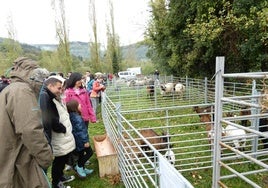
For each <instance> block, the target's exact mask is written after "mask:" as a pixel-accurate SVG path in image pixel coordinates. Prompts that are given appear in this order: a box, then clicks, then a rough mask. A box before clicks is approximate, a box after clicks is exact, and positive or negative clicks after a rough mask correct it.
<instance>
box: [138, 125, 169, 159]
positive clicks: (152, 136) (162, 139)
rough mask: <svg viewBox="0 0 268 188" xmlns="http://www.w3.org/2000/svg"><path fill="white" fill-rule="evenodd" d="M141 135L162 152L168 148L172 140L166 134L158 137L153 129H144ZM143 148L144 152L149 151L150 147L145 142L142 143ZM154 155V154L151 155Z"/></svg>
mask: <svg viewBox="0 0 268 188" xmlns="http://www.w3.org/2000/svg"><path fill="white" fill-rule="evenodd" d="M140 133H141V135H142V136H143V137H144V138H146V139H147V140H148V142H150V143H151V144H152V145H153V146H154V147H155V149H157V150H160V152H161V149H165V148H167V147H168V141H169V140H170V136H168V135H167V134H166V133H164V132H163V133H162V136H160V135H158V134H157V133H156V132H155V131H154V130H153V129H143V130H140ZM140 144H141V148H142V150H144V151H149V150H150V147H149V146H148V145H147V144H146V143H145V142H144V140H141V141H140ZM150 155H151V156H152V155H153V152H151V153H150Z"/></svg>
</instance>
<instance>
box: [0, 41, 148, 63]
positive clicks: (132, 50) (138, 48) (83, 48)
mask: <svg viewBox="0 0 268 188" xmlns="http://www.w3.org/2000/svg"><path fill="white" fill-rule="evenodd" d="M3 41H4V38H1V37H0V44H1V43H2V42H3ZM21 46H22V48H23V50H24V52H27V53H34V54H37V53H40V52H41V51H42V50H45V51H55V50H56V49H57V46H58V45H56V44H31V45H30V44H25V43H21ZM0 50H1V49H0ZM70 51H71V54H72V55H74V56H76V57H80V58H83V59H88V58H89V57H90V53H89V43H86V42H79V41H75V42H70ZM121 51H122V56H123V59H126V58H127V57H132V58H135V59H136V61H146V60H148V58H147V57H146V53H147V51H148V47H147V46H146V45H143V44H138V43H136V44H131V45H126V46H121ZM101 54H102V56H103V54H104V50H102V51H101Z"/></svg>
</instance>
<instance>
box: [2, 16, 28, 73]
mask: <svg viewBox="0 0 268 188" xmlns="http://www.w3.org/2000/svg"><path fill="white" fill-rule="evenodd" d="M7 26H8V27H7V32H8V38H7V39H4V41H3V42H2V43H1V44H0V52H1V53H0V59H1V63H0V71H1V75H3V74H5V73H6V71H7V70H8V69H9V68H10V67H11V66H12V63H13V61H14V60H15V59H16V58H18V57H19V56H21V55H22V54H23V50H22V47H21V45H20V43H19V42H17V41H16V29H15V26H14V24H13V20H12V17H11V16H9V17H8V20H7Z"/></svg>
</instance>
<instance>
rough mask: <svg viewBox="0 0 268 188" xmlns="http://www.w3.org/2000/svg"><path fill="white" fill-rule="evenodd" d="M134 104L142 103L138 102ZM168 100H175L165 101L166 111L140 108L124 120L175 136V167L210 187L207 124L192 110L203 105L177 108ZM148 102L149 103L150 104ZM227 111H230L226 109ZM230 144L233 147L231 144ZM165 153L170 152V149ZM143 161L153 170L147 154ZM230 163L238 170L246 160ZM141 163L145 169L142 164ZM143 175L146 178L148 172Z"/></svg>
mask: <svg viewBox="0 0 268 188" xmlns="http://www.w3.org/2000/svg"><path fill="white" fill-rule="evenodd" d="M200 88H201V87H200ZM144 91H145V92H144V94H145V95H146V90H144ZM230 93H231V92H230ZM192 99H194V97H192ZM130 100H131V98H130V97H129V98H128V101H127V102H130ZM134 101H135V102H138V101H137V100H136V99H135V100H134ZM141 101H142V100H139V102H141ZM144 101H146V100H144ZM167 101H172V99H171V98H166V99H165V101H164V102H163V103H162V104H166V108H165V107H162V108H161V112H160V109H144V110H143V109H139V110H137V108H136V109H135V110H133V111H132V110H129V111H127V110H125V111H124V112H123V113H124V117H126V118H127V119H128V120H129V121H130V123H131V124H132V125H133V127H135V129H137V130H141V129H145V128H151V129H153V130H156V131H157V133H158V134H160V133H161V130H162V129H164V130H168V131H169V133H170V135H171V139H170V141H171V142H170V144H172V145H173V147H172V148H171V150H172V151H173V153H174V155H175V165H174V167H175V168H176V169H177V170H178V171H179V172H181V173H182V174H183V175H184V176H185V177H187V179H189V180H190V181H191V182H192V183H193V185H195V187H202V185H207V183H208V181H209V180H211V177H212V159H213V153H212V150H211V149H210V148H209V147H208V146H209V144H208V137H207V132H206V125H205V124H204V123H202V122H200V117H199V116H198V114H196V113H193V111H192V107H193V106H194V105H199V103H196V102H195V101H194V102H192V104H191V105H189V106H187V105H181V104H183V102H184V101H182V102H181V103H180V104H177V103H176V105H177V106H175V105H174V106H172V102H171V103H167ZM146 102H147V103H149V102H148V101H146ZM141 105H144V104H141ZM180 105H181V106H180ZM144 106H145V105H144ZM158 110H159V111H158ZM224 110H225V111H226V109H224ZM235 110H238V109H235ZM157 111H158V112H157ZM224 126H226V125H224ZM126 129H127V131H133V128H126ZM131 136H133V138H134V139H136V140H137V139H138V136H137V135H136V134H131ZM228 142H229V143H230V144H232V142H231V141H228ZM163 151H166V152H167V151H168V149H166V150H163ZM246 152H249V149H247V150H246ZM223 154H224V155H225V156H226V154H229V153H228V152H224V153H223ZM227 157H230V158H231V157H232V156H231V155H228V156H227ZM139 159H141V160H142V162H145V166H146V167H148V169H150V168H152V167H150V163H149V161H146V159H145V158H144V156H143V155H142V156H141V157H139ZM228 162H229V163H230V164H231V165H236V164H232V163H237V165H236V166H237V168H239V167H240V166H242V165H241V163H242V160H239V159H236V160H228ZM137 163H138V165H140V166H141V164H140V163H139V162H137ZM138 165H137V166H138ZM140 166H138V167H137V168H138V170H139V171H141V172H144V171H143V170H142V169H141V168H140ZM134 171H135V170H134ZM151 172H152V171H151ZM142 174H143V175H145V172H144V173H142ZM196 183H197V184H196Z"/></svg>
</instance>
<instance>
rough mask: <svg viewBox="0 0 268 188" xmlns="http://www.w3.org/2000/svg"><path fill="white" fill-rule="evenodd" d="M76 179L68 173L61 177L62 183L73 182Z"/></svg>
mask: <svg viewBox="0 0 268 188" xmlns="http://www.w3.org/2000/svg"><path fill="white" fill-rule="evenodd" d="M74 179H75V177H74V176H68V175H63V176H62V177H61V178H60V181H61V182H62V183H66V182H71V181H73V180H74Z"/></svg>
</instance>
